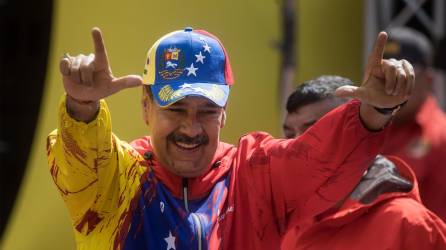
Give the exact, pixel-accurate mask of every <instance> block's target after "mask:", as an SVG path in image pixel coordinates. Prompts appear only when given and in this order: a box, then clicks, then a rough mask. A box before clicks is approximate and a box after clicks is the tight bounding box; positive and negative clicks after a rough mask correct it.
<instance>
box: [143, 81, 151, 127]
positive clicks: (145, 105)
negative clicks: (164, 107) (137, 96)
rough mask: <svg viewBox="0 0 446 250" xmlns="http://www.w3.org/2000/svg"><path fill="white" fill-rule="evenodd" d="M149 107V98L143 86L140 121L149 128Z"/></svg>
mask: <svg viewBox="0 0 446 250" xmlns="http://www.w3.org/2000/svg"><path fill="white" fill-rule="evenodd" d="M150 105H151V100H150V97H149V95H148V93H147V90H146V88H145V87H144V86H143V92H142V97H141V110H142V119H143V120H144V122H145V124H146V125H147V126H149V109H150Z"/></svg>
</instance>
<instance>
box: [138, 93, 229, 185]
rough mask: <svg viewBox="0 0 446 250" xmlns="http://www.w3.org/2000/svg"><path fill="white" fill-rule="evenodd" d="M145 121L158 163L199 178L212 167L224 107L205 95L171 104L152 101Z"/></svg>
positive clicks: (173, 170) (171, 169)
mask: <svg viewBox="0 0 446 250" xmlns="http://www.w3.org/2000/svg"><path fill="white" fill-rule="evenodd" d="M149 102H150V104H149V105H144V106H146V109H147V110H148V112H146V116H147V117H146V121H147V122H148V124H149V127H150V128H151V144H152V146H153V149H154V152H155V155H156V157H157V159H158V160H159V162H160V163H161V164H162V165H163V166H164V167H166V168H167V169H168V170H169V171H171V172H172V173H174V174H176V175H178V176H182V177H196V176H200V175H202V174H204V173H205V172H207V171H208V170H209V168H210V166H211V163H212V159H213V157H214V154H215V151H216V150H217V146H218V143H219V141H220V129H221V128H222V127H223V126H224V120H225V110H224V108H221V107H219V106H217V105H215V104H214V103H213V102H211V101H210V100H208V99H206V98H204V97H196V96H190V97H186V98H184V99H182V100H180V101H178V102H176V103H174V104H172V105H170V106H168V107H164V108H162V107H159V106H158V105H157V104H156V103H155V102H153V101H149Z"/></svg>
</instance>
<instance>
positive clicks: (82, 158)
mask: <svg viewBox="0 0 446 250" xmlns="http://www.w3.org/2000/svg"><path fill="white" fill-rule="evenodd" d="M65 105H66V104H65V97H63V98H62V101H61V103H60V107H59V114H58V119H59V121H58V128H57V129H56V130H54V131H53V132H51V133H50V135H49V136H48V140H47V154H48V164H49V167H50V172H51V176H52V178H53V181H54V183H55V185H56V187H57V189H58V191H59V193H60V194H61V196H62V198H63V200H64V202H65V204H66V206H67V207H68V210H69V213H70V216H71V219H72V223H73V227H74V228H75V229H76V230H77V231H78V232H79V233H87V234H88V233H89V232H90V231H92V230H93V229H94V227H95V226H96V225H97V224H98V223H99V222H100V221H101V220H102V219H103V218H105V217H106V216H107V215H108V214H110V213H113V212H114V211H115V210H116V209H117V207H118V204H120V203H122V201H120V200H119V199H122V197H120V196H119V194H120V193H122V189H123V188H124V186H125V184H124V180H125V174H121V173H126V170H127V169H128V166H130V165H132V164H133V163H134V162H135V161H136V160H137V154H135V153H133V152H132V151H131V147H130V146H128V144H126V143H124V142H121V141H120V140H119V139H118V138H117V137H115V136H114V135H113V134H112V132H111V120H110V114H109V111H108V108H107V105H106V103H105V101H103V100H101V103H100V110H99V113H98V115H97V117H96V119H95V120H94V121H92V122H90V123H88V124H86V123H83V122H78V121H76V120H74V119H72V118H71V117H70V116H69V115H68V113H67V112H66V107H65ZM118 200H119V201H118Z"/></svg>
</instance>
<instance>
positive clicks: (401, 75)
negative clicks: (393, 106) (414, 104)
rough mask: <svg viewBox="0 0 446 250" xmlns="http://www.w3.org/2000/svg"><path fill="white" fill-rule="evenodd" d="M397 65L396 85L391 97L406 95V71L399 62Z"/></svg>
mask: <svg viewBox="0 0 446 250" xmlns="http://www.w3.org/2000/svg"><path fill="white" fill-rule="evenodd" d="M399 64H400V65H399V66H398V67H397V68H396V74H397V75H396V85H395V89H394V90H393V93H392V95H400V94H403V93H404V95H406V93H405V91H406V82H407V79H406V71H404V68H403V66H402V63H401V62H400V63H399Z"/></svg>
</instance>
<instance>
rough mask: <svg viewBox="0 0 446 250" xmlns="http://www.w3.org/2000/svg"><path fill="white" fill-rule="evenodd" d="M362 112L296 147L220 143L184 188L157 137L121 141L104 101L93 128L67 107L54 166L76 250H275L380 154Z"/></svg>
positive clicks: (52, 148)
mask: <svg viewBox="0 0 446 250" xmlns="http://www.w3.org/2000/svg"><path fill="white" fill-rule="evenodd" d="M359 106H360V103H359V102H358V101H352V102H350V103H348V104H346V105H343V106H341V107H339V108H338V109H335V110H334V111H332V112H331V113H330V115H327V116H326V117H324V118H323V119H321V120H320V121H319V122H318V123H317V124H316V125H314V126H313V127H312V128H311V129H309V130H308V131H307V132H306V133H305V134H304V135H302V136H301V137H299V138H298V139H293V140H282V139H280V140H278V139H274V138H272V137H271V136H270V135H268V134H266V133H262V132H254V133H249V134H247V135H245V136H243V137H242V138H241V139H240V141H239V143H238V146H237V147H235V146H233V145H229V144H226V143H223V142H221V143H220V144H219V146H218V148H217V151H216V153H215V156H214V160H213V161H212V163H211V164H212V167H211V170H210V171H209V172H208V173H206V174H204V175H203V176H200V177H196V178H189V179H186V178H181V177H179V176H176V175H174V174H172V173H170V172H169V171H167V170H166V169H165V168H164V167H162V166H161V165H160V163H159V162H158V161H157V159H156V155H154V154H153V151H152V147H151V145H150V137H143V138H141V139H138V140H136V141H134V142H133V143H131V144H127V143H125V142H124V141H121V140H119V139H118V138H117V137H116V136H115V135H114V134H113V133H112V132H111V121H110V115H109V111H108V109H107V106H106V104H105V102H104V101H101V105H100V110H99V113H98V115H97V118H96V119H95V120H94V121H92V122H90V123H89V124H85V123H82V122H77V121H75V120H73V119H72V118H70V116H69V115H68V114H67V113H66V110H65V102H64V101H62V103H61V106H60V112H59V118H60V119H59V127H58V129H57V130H55V131H53V132H52V133H51V134H50V135H49V137H48V162H49V166H50V170H51V175H52V177H53V180H54V182H55V184H56V186H57V188H58V190H59V192H60V194H61V195H62V198H63V199H64V201H65V204H66V206H67V207H68V210H69V212H70V216H71V218H72V224H73V228H74V232H75V238H76V242H77V246H78V249H168V250H170V249H275V248H278V247H279V244H280V240H281V237H282V236H283V235H284V234H285V233H286V231H287V230H289V229H290V228H294V226H295V225H296V224H297V223H298V222H299V221H303V220H307V219H309V218H312V217H314V216H315V215H317V214H319V213H321V212H322V211H324V210H326V209H327V208H329V207H331V206H333V204H334V203H335V202H336V201H338V200H339V199H341V198H342V197H345V196H346V195H347V194H348V193H349V192H350V190H352V189H353V187H354V186H355V184H356V183H357V182H358V180H359V179H360V178H361V175H362V173H363V172H364V171H365V168H366V167H358V166H368V165H369V164H370V163H371V162H372V161H373V159H374V156H375V155H376V154H377V152H378V151H379V150H380V145H381V144H382V141H383V140H384V137H385V134H386V132H385V131H386V130H384V131H381V132H371V131H369V130H367V129H365V128H364V127H363V125H362V122H361V121H360V119H359Z"/></svg>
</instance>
